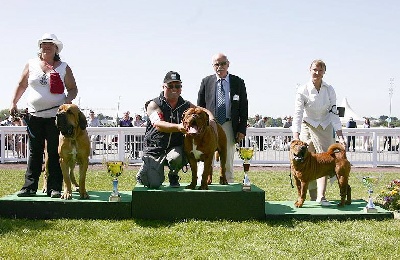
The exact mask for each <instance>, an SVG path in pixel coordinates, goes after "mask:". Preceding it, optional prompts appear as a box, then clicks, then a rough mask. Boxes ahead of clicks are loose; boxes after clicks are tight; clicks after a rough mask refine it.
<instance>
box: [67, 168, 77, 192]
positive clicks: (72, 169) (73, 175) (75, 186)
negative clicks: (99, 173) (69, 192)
mask: <svg viewBox="0 0 400 260" xmlns="http://www.w3.org/2000/svg"><path fill="white" fill-rule="evenodd" d="M74 171H75V167H70V171H69V177H70V178H71V185H72V186H74V191H79V184H78V183H77V182H76V179H75V174H74Z"/></svg>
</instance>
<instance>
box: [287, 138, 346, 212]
mask: <svg viewBox="0 0 400 260" xmlns="http://www.w3.org/2000/svg"><path fill="white" fill-rule="evenodd" d="M290 167H291V170H292V173H293V176H294V179H295V181H296V186H297V191H298V196H299V197H298V199H297V201H296V202H295V203H294V205H295V206H296V207H298V208H300V207H302V206H303V203H304V200H305V198H306V193H307V189H308V184H309V182H310V181H313V180H316V179H318V178H320V177H323V176H327V175H332V174H333V173H335V174H336V177H337V179H338V183H339V188H340V203H339V204H338V206H340V207H342V206H344V205H345V204H347V205H349V204H351V188H350V185H349V184H348V181H349V174H350V169H351V165H350V162H349V161H348V160H347V158H346V150H345V148H344V147H343V146H342V145H341V144H332V145H331V146H329V148H328V151H327V152H325V153H311V152H310V151H308V144H307V143H305V142H302V141H300V140H293V141H292V143H291V144H290ZM346 196H347V199H346Z"/></svg>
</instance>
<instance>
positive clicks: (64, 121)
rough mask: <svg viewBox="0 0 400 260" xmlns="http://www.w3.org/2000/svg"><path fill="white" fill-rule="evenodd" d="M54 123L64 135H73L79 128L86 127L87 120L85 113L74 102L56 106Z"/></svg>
mask: <svg viewBox="0 0 400 260" xmlns="http://www.w3.org/2000/svg"><path fill="white" fill-rule="evenodd" d="M56 125H57V128H58V130H60V132H61V134H62V135H64V136H65V137H74V136H76V134H77V132H78V128H79V129H81V130H85V129H86V125H87V121H86V117H85V115H84V114H83V113H82V112H81V111H80V110H79V108H78V106H77V105H75V104H64V105H61V106H60V107H59V108H58V111H57V115H56Z"/></svg>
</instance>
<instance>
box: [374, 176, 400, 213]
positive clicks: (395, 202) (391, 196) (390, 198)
mask: <svg viewBox="0 0 400 260" xmlns="http://www.w3.org/2000/svg"><path fill="white" fill-rule="evenodd" d="M377 203H379V204H380V205H381V206H382V207H383V208H384V209H386V210H391V211H398V210H400V179H397V180H393V181H391V182H390V183H389V184H388V185H387V186H386V188H385V189H383V190H382V191H381V193H380V194H379V196H378V197H377Z"/></svg>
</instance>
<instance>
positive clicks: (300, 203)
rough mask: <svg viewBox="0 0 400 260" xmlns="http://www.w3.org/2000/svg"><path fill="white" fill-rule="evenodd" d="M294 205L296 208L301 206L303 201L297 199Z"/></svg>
mask: <svg viewBox="0 0 400 260" xmlns="http://www.w3.org/2000/svg"><path fill="white" fill-rule="evenodd" d="M294 206H295V207H296V208H301V207H303V202H299V201H296V202H295V203H294Z"/></svg>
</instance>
